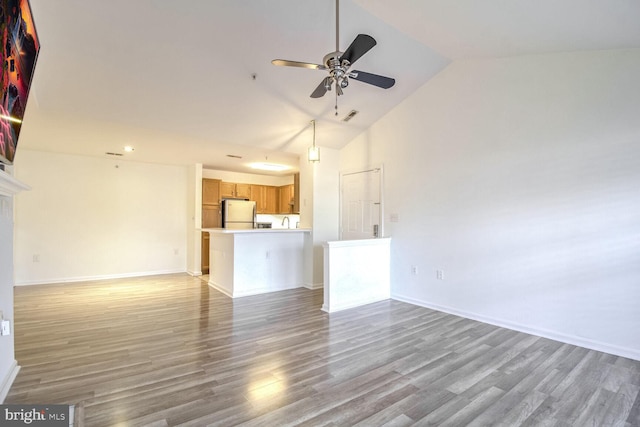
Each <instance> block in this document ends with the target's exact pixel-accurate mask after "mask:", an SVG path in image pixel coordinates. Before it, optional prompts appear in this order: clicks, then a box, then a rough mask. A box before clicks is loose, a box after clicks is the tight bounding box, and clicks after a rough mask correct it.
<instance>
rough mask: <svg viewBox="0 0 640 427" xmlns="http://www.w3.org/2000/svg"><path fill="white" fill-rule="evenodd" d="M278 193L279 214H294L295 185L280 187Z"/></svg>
mask: <svg viewBox="0 0 640 427" xmlns="http://www.w3.org/2000/svg"><path fill="white" fill-rule="evenodd" d="M278 192H279V196H278V213H280V214H291V213H293V200H294V185H293V184H289V185H283V186H281V187H278Z"/></svg>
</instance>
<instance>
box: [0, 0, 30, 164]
mask: <svg viewBox="0 0 640 427" xmlns="http://www.w3.org/2000/svg"><path fill="white" fill-rule="evenodd" d="M0 37H1V40H0V41H1V43H2V46H0V53H1V57H0V63H1V64H2V81H1V84H0V163H5V164H12V163H13V159H14V157H15V154H16V147H17V146H18V137H19V136H20V128H21V127H22V118H23V116H24V110H25V108H26V106H27V98H28V96H29V88H30V87H31V78H32V77H33V71H34V69H35V65H36V60H37V58H38V52H39V51H40V42H39V41H38V35H37V33H36V27H35V25H34V23H33V15H32V14H31V6H30V5H29V0H0Z"/></svg>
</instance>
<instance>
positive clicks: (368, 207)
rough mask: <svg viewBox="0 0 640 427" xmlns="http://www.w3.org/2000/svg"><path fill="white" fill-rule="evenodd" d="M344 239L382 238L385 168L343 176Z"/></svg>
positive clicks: (342, 221)
mask: <svg viewBox="0 0 640 427" xmlns="http://www.w3.org/2000/svg"><path fill="white" fill-rule="evenodd" d="M340 184H341V192H340V202H341V203H340V206H341V212H340V216H341V218H340V233H341V239H342V240H355V239H374V238H376V237H382V236H383V232H382V223H381V221H380V218H382V194H381V188H382V168H374V169H369V170H364V171H359V172H353V173H344V174H342V175H341V180H340Z"/></svg>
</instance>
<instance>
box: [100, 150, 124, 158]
mask: <svg viewBox="0 0 640 427" xmlns="http://www.w3.org/2000/svg"><path fill="white" fill-rule="evenodd" d="M104 154H106V155H107V156H116V157H122V153H111V152H109V151H107V152H106V153H104Z"/></svg>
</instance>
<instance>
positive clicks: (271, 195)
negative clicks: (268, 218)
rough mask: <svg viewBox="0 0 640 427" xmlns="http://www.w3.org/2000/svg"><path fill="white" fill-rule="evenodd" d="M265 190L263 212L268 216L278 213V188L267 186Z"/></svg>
mask: <svg viewBox="0 0 640 427" xmlns="http://www.w3.org/2000/svg"><path fill="white" fill-rule="evenodd" d="M264 189H265V212H264V213H268V214H275V213H278V187H274V186H272V185H267V186H265V187H264Z"/></svg>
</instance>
